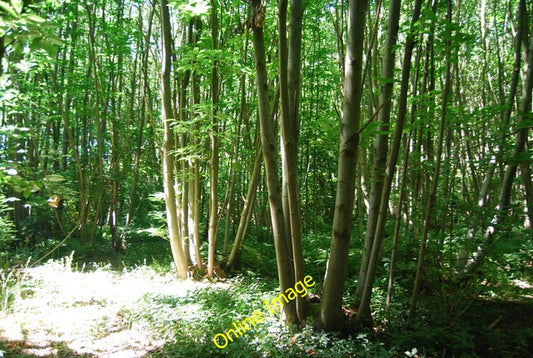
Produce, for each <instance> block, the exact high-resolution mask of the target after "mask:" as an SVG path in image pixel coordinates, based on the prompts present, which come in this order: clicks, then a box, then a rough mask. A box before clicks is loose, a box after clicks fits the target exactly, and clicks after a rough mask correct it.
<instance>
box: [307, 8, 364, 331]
mask: <svg viewBox="0 0 533 358" xmlns="http://www.w3.org/2000/svg"><path fill="white" fill-rule="evenodd" d="M367 8H368V1H366V0H350V1H349V3H348V14H349V15H348V17H349V18H348V45H347V48H346V61H345V75H344V81H345V83H344V103H343V112H342V123H341V135H340V148H339V164H338V166H339V167H338V183H337V194H336V200H335V216H334V219H333V235H332V238H331V247H330V254H329V258H328V264H327V270H326V278H325V280H324V287H323V297H322V301H321V303H320V310H319V313H318V317H317V323H318V326H319V327H320V328H322V329H325V330H328V331H340V330H342V329H343V317H342V311H341V306H342V295H343V289H344V281H345V279H346V269H347V265H348V251H349V244H350V232H351V223H352V211H353V205H354V192H355V167H356V163H357V153H358V147H359V127H360V122H361V93H362V78H361V77H362V68H363V66H362V59H363V39H364V29H365V20H366V11H367Z"/></svg>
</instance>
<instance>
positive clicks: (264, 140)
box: [250, 0, 297, 323]
mask: <svg viewBox="0 0 533 358" xmlns="http://www.w3.org/2000/svg"><path fill="white" fill-rule="evenodd" d="M264 17H265V7H264V6H263V5H262V4H261V0H252V2H251V16H250V26H251V28H252V32H253V45H254V56H255V67H256V85H257V96H258V100H259V124H260V127H261V148H262V151H263V158H264V162H265V175H266V182H267V189H268V202H269V206H270V216H271V220H272V231H273V234H274V245H275V249H276V261H277V266H278V277H279V281H280V286H281V291H282V292H284V291H285V290H286V289H288V288H290V287H292V286H294V270H293V266H292V262H291V255H290V247H291V246H290V239H289V237H287V232H286V229H285V221H284V218H283V207H282V202H281V196H280V193H281V190H280V189H281V183H280V180H279V177H278V164H277V163H278V160H277V152H278V151H277V147H276V142H277V141H276V136H275V131H274V123H273V122H272V121H271V117H270V105H269V98H268V77H267V70H266V56H265V40H264V33H263V23H264ZM283 310H284V313H285V319H286V321H287V322H289V323H295V322H296V321H297V315H296V307H295V305H294V301H291V302H289V303H287V304H286V305H284V306H283Z"/></svg>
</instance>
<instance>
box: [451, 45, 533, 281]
mask: <svg viewBox="0 0 533 358" xmlns="http://www.w3.org/2000/svg"><path fill="white" fill-rule="evenodd" d="M532 93H533V36H532V37H531V42H530V45H529V51H528V56H527V61H526V76H525V80H524V86H523V90H522V103H521V105H520V111H519V115H518V123H517V124H516V128H518V130H517V132H516V139H515V146H514V150H513V153H512V155H511V156H510V158H509V160H508V162H507V164H506V166H505V173H504V177H503V181H502V185H501V189H500V196H499V199H498V206H497V208H496V214H495V216H494V218H493V219H492V222H491V224H490V225H489V227H488V228H487V230H486V231H485V236H484V239H483V242H482V243H481V244H480V245H479V246H478V247H477V250H476V251H475V252H474V253H473V254H472V256H471V257H470V259H469V260H468V262H467V263H466V265H465V268H464V269H463V271H462V272H461V273H460V274H459V276H458V278H457V280H458V281H459V282H462V283H465V282H466V281H467V280H469V279H470V278H471V277H472V274H473V273H474V272H475V271H476V270H477V269H478V267H479V265H480V264H481V262H482V261H483V259H484V258H485V257H486V255H487V250H488V248H489V247H490V244H491V243H492V242H493V241H494V235H495V233H496V231H497V229H498V227H499V226H500V225H502V223H503V222H504V221H505V219H506V216H507V214H508V211H509V209H510V204H511V193H512V188H513V181H514V179H515V176H516V172H517V169H518V166H519V165H520V164H521V163H522V162H523V161H524V157H523V154H524V153H525V149H526V142H527V137H528V131H529V126H527V125H525V123H526V121H527V119H528V115H529V113H530V111H531V102H532V98H531V96H532Z"/></svg>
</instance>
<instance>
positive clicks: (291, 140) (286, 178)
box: [279, 0, 306, 321]
mask: <svg viewBox="0 0 533 358" xmlns="http://www.w3.org/2000/svg"><path fill="white" fill-rule="evenodd" d="M286 13H287V0H283V1H280V11H279V32H280V87H281V88H280V91H281V109H282V111H281V143H282V150H281V153H282V163H283V186H284V188H283V192H284V193H286V194H287V205H284V217H285V222H286V223H288V227H287V228H286V229H287V232H288V234H289V235H290V238H291V243H292V256H293V261H294V275H295V277H294V280H295V282H297V281H300V280H302V279H303V278H304V264H303V249H302V219H301V210H300V197H299V185H298V136H299V131H300V130H299V95H300V71H301V47H302V17H303V4H302V1H301V0H292V1H291V12H290V23H291V26H290V29H291V30H290V34H289V40H288V42H289V44H288V46H287V29H286V17H287V16H286V15H287V14H286ZM305 304H306V298H305V297H301V296H298V297H297V298H296V310H297V313H298V319H299V320H300V321H303V320H304V318H305V317H304V315H305Z"/></svg>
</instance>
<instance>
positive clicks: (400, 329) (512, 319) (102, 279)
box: [0, 255, 533, 358]
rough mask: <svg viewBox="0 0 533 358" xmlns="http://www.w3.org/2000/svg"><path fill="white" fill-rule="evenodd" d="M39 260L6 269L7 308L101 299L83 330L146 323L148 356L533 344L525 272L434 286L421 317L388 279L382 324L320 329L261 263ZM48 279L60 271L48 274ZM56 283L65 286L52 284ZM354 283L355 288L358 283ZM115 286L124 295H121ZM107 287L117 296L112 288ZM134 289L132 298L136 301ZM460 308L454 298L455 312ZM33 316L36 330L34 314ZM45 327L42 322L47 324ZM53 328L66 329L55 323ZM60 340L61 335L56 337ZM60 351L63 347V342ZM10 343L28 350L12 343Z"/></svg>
mask: <svg viewBox="0 0 533 358" xmlns="http://www.w3.org/2000/svg"><path fill="white" fill-rule="evenodd" d="M37 269H38V270H37V272H40V273H41V275H42V276H40V278H39V279H32V277H31V275H28V274H26V271H27V268H26V267H24V266H23V267H12V268H9V270H7V269H4V270H2V271H0V273H1V275H0V279H1V282H0V283H1V284H2V291H1V292H0V293H1V297H2V303H3V306H2V311H3V312H0V313H1V314H2V315H4V316H9V315H11V314H16V309H17V307H18V308H19V309H21V308H22V309H23V310H28V309H30V308H31V306H28V305H31V304H37V302H36V301H39V302H40V303H42V306H39V307H42V309H43V311H44V310H47V309H49V308H51V307H52V308H53V307H54V306H58V307H61V309H72V310H75V309H76V308H79V309H80V311H81V310H89V309H91V308H93V309H94V310H95V312H101V311H102V310H106V309H107V310H108V314H109V315H110V316H109V317H108V316H106V317H101V318H100V319H95V318H94V317H93V318H92V320H91V317H86V319H87V320H86V321H85V322H86V324H87V325H88V326H87V327H88V328H87V329H85V330H83V334H86V335H91V336H90V337H89V338H90V339H87V340H104V339H106V338H110V337H112V336H113V334H119V333H122V332H123V333H125V332H138V333H139V332H140V333H142V334H143V335H144V336H145V338H143V339H145V341H143V342H144V343H146V342H150V345H151V347H152V348H150V349H149V350H147V351H145V353H143V355H142V357H143V358H166V357H328V358H335V357H385V358H386V357H418V358H422V357H427V358H432V357H473V358H474V357H492V356H494V357H496V356H505V357H528V356H531V355H530V352H532V351H533V346H532V343H531V342H533V328H531V327H533V318H532V317H533V304H532V302H531V299H530V297H531V296H532V294H533V292H532V287H531V285H529V284H528V283H527V282H526V281H525V280H524V281H519V283H520V284H521V285H523V287H521V286H517V285H516V284H513V282H515V283H516V282H518V281H511V280H510V281H509V282H499V283H498V282H496V281H494V283H493V284H490V285H488V284H487V285H484V286H481V288H479V287H474V288H475V290H474V288H473V292H465V293H463V294H461V295H459V294H458V293H456V292H453V291H450V292H446V293H443V294H442V295H437V294H433V295H430V294H426V295H424V296H422V297H421V300H420V309H419V312H418V315H417V317H416V319H414V320H407V319H406V317H407V311H408V307H409V300H408V298H407V297H406V296H408V294H407V293H408V291H402V290H400V289H398V290H397V292H396V293H397V297H396V299H395V300H394V301H393V304H392V306H390V307H389V308H388V309H387V307H386V306H385V304H384V302H385V290H384V288H383V287H385V284H384V282H381V281H379V280H378V281H377V285H376V287H375V290H374V297H373V301H372V302H373V307H372V311H373V313H374V325H375V328H374V329H373V330H368V331H361V332H357V333H355V334H352V335H344V336H340V335H338V334H332V333H325V332H321V331H319V330H316V329H315V328H314V325H313V321H312V318H309V321H308V324H307V325H306V326H305V327H304V328H303V329H301V330H297V329H295V328H294V327H288V326H286V325H284V324H283V323H282V319H281V318H280V317H279V314H269V313H268V312H267V310H266V309H265V306H264V304H263V301H264V300H266V299H271V298H273V297H275V296H277V295H278V294H279V287H278V282H277V280H276V279H275V278H268V277H267V278H265V276H262V275H261V276H259V275H255V274H253V273H251V272H246V273H243V274H240V275H238V276H235V277H232V278H229V279H227V280H223V281H218V282H210V281H207V280H204V281H200V282H192V281H185V282H184V281H179V280H176V279H175V278H174V276H173V272H172V269H171V266H170V265H167V264H164V263H161V262H159V261H156V260H153V261H152V264H151V265H147V264H144V263H140V264H136V265H133V266H131V267H123V268H122V269H120V270H117V269H116V268H114V267H113V266H112V265H110V264H106V265H99V264H87V265H80V263H77V262H75V260H74V259H73V257H72V255H71V256H68V257H65V258H63V259H61V260H55V261H49V262H48V263H46V264H43V265H42V266H41V267H40V268H37ZM30 273H31V270H30ZM33 274H34V275H35V271H33ZM54 276H56V278H54ZM57 276H61V277H63V276H64V277H65V279H67V278H68V277H70V276H72V278H74V279H75V280H74V281H72V282H73V283H74V282H77V283H80V284H82V283H83V285H81V286H80V288H78V289H76V288H72V287H70V288H69V287H66V286H65V285H61V284H62V282H63V281H64V280H63V279H59V278H58V277H57ZM48 278H49V279H50V280H48V281H47V280H45V279H48ZM316 278H317V280H316V281H317V284H316V286H314V287H313V288H312V289H311V290H310V292H311V293H317V294H320V292H319V291H320V285H321V283H320V282H319V279H320V276H318V275H317V277H316ZM522 278H523V279H525V277H522ZM51 283H52V284H53V285H59V286H57V287H52V286H53V285H52V286H50V284H51ZM91 283H93V286H94V287H93V286H91ZM504 284H505V285H504ZM47 285H48V287H47ZM511 288H512V289H511ZM124 290H131V292H132V294H133V295H135V298H131V295H130V296H127V295H125V294H124ZM141 290H142V291H141ZM347 290H348V291H350V292H351V291H352V289H351V288H350V289H347ZM74 291H76V292H74ZM113 292H114V294H115V296H112V295H111V294H112V293H113ZM128 292H129V291H128ZM503 292H506V293H507V294H506V295H504V294H503ZM106 293H109V294H110V295H108V296H106ZM474 293H475V294H474ZM137 294H138V295H137ZM70 295H72V298H70ZM454 295H455V296H454ZM59 296H61V297H59ZM124 297H129V299H128V300H126V301H127V302H125V301H124V300H123V298H124ZM503 298H505V299H503ZM455 302H458V303H455ZM444 303H446V304H444ZM28 307H29V308H28ZM36 307H37V306H36ZM437 307H438V308H437ZM451 307H454V310H453V311H452V310H451ZM39 309H41V308H39ZM255 310H259V311H261V312H262V313H263V317H264V318H265V320H264V321H263V322H261V323H259V324H257V326H255V327H253V328H252V329H250V330H249V331H247V332H246V333H245V334H243V335H242V336H240V337H238V338H234V341H233V342H231V343H229V344H228V345H227V346H226V347H224V348H222V349H220V348H218V347H217V346H216V345H215V344H214V342H213V338H214V337H215V335H216V334H218V333H224V332H226V331H228V330H229V329H230V328H233V323H234V322H236V321H237V320H243V319H245V318H247V317H250V316H251V315H252V314H253V312H254V311H255ZM32 314H34V315H36V316H37V315H39V312H38V311H32ZM44 323H45V324H46V322H44ZM24 325H25V327H26V329H27V330H28V331H30V330H31V328H29V327H31V324H30V322H26V323H24ZM38 326H39V325H36V326H35V327H36V328H35V329H37V328H39V329H41V327H40V326H39V327H38ZM47 329H49V330H50V334H51V335H52V336H54V335H55V336H57V335H58V334H57V332H54V331H53V329H54V328H53V327H51V328H47ZM75 331H76V330H75V329H72V333H71V336H69V341H75V340H76V339H77V338H76V337H75V336H74V334H75ZM0 333H1V332H0ZM63 334H64V335H65V333H63ZM85 338H87V337H85ZM115 342H116V341H115ZM60 343H61V342H59V343H58V342H55V341H53V340H51V341H50V346H51V347H55V346H53V345H54V344H55V345H56V346H57V345H58V344H60ZM32 344H33V343H32V342H29V341H21V342H18V343H9V344H7V342H1V340H0V350H6V351H9V349H8V348H9V347H10V346H11V347H18V348H17V349H19V350H20V351H21V352H22V348H21V347H28V346H31V345H32ZM124 344H126V343H124ZM67 348H68V344H67V343H65V349H67ZM68 349H71V348H68ZM56 351H61V350H58V349H57V347H56ZM10 352H11V353H12V354H14V352H15V353H17V352H18V351H16V350H14V349H12V350H11V351H10ZM73 352H74V350H73ZM7 356H9V355H7ZM12 356H17V355H16V354H15V355H12ZM58 356H60V355H52V356H50V357H58ZM72 356H73V357H74V356H75V355H72Z"/></svg>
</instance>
